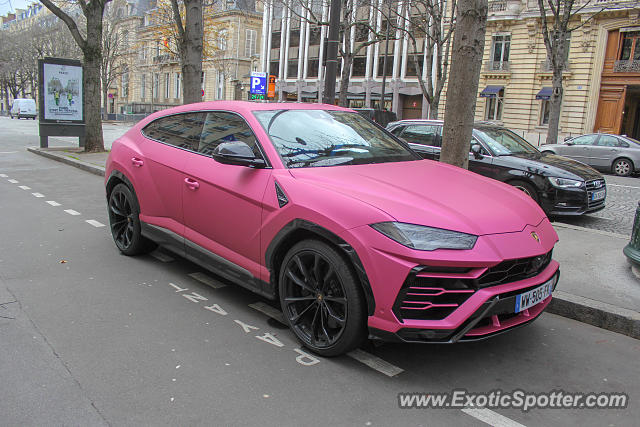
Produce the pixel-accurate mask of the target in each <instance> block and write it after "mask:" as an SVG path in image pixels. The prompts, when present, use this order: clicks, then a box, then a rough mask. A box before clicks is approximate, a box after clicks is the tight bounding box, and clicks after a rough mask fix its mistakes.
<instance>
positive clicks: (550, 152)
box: [542, 150, 556, 154]
mask: <svg viewBox="0 0 640 427" xmlns="http://www.w3.org/2000/svg"><path fill="white" fill-rule="evenodd" d="M542 154H556V153H554V152H553V151H549V150H545V151H543V152H542Z"/></svg>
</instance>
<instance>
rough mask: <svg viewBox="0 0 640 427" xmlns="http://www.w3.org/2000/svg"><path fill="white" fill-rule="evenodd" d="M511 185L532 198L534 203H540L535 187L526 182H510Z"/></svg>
mask: <svg viewBox="0 0 640 427" xmlns="http://www.w3.org/2000/svg"><path fill="white" fill-rule="evenodd" d="M509 184H511V185H513V186H514V187H516V188H517V189H518V190H520V191H522V192H523V193H524V194H526V195H527V196H529V197H531V198H532V199H533V201H534V202H536V203H538V192H537V191H536V189H535V187H534V186H533V185H531V184H529V183H528V182H524V181H510V182H509Z"/></svg>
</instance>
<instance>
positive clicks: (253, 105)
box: [158, 101, 353, 115]
mask: <svg viewBox="0 0 640 427" xmlns="http://www.w3.org/2000/svg"><path fill="white" fill-rule="evenodd" d="M201 110H226V111H235V112H238V113H248V112H251V111H264V110H335V111H353V110H351V109H349V108H343V107H338V106H336V105H330V104H316V103H304V102H254V101H207V102H196V103H194V104H185V105H180V106H178V107H173V108H168V109H166V110H161V111H158V113H161V114H160V115H167V114H175V113H183V112H189V111H201Z"/></svg>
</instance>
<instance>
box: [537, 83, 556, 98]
mask: <svg viewBox="0 0 640 427" xmlns="http://www.w3.org/2000/svg"><path fill="white" fill-rule="evenodd" d="M552 93H553V88H552V87H549V86H545V87H543V88H542V89H540V92H538V94H537V95H536V99H544V100H547V99H550V98H551V94H552Z"/></svg>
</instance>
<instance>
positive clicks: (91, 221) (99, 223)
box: [86, 219, 104, 228]
mask: <svg viewBox="0 0 640 427" xmlns="http://www.w3.org/2000/svg"><path fill="white" fill-rule="evenodd" d="M86 222H87V224H91V225H93V226H94V227H96V228H98V227H104V224H103V223H101V222H98V221H96V220H95V219H88V220H87V221H86Z"/></svg>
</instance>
